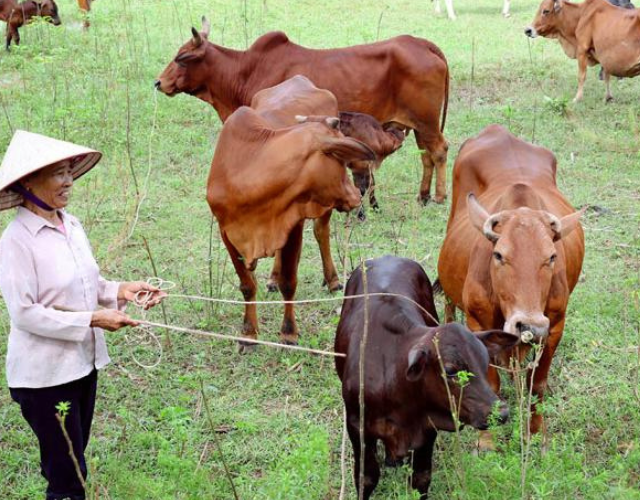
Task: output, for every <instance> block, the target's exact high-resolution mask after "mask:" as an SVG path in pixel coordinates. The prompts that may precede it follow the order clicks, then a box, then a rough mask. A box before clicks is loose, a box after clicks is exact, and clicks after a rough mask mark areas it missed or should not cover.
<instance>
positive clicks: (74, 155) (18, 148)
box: [0, 130, 102, 210]
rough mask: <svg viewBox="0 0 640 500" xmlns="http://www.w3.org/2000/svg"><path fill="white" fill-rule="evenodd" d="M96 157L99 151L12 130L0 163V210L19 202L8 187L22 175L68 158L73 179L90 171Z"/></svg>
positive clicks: (17, 196)
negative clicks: (9, 141) (11, 135)
mask: <svg viewBox="0 0 640 500" xmlns="http://www.w3.org/2000/svg"><path fill="white" fill-rule="evenodd" d="M100 158H102V153H100V152H98V151H95V150H93V149H89V148H85V147H84V146H78V145H77V144H73V143H71V142H65V141H59V140H57V139H52V138H51V137H47V136H44V135H40V134H34V133H32V132H25V131H24V130H16V133H15V134H13V137H12V138H11V143H10V144H9V148H8V149H7V152H6V153H5V155H4V158H3V159H2V165H0V210H6V209H8V208H12V207H15V206H18V205H20V204H21V203H22V196H20V195H19V194H17V193H14V192H13V191H11V190H9V189H8V188H9V186H11V185H12V184H13V183H14V182H16V181H19V180H20V179H22V178H23V177H26V176H27V175H29V174H32V173H34V172H36V171H38V170H40V169H41V168H44V167H48V166H50V165H53V164H55V163H58V162H61V161H64V160H71V162H72V172H71V173H72V175H73V178H74V179H77V178H78V177H80V176H81V175H82V174H84V173H86V172H88V171H89V170H91V169H92V168H93V167H94V166H95V164H96V163H98V162H99V161H100Z"/></svg>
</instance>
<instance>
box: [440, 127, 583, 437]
mask: <svg viewBox="0 0 640 500" xmlns="http://www.w3.org/2000/svg"><path fill="white" fill-rule="evenodd" d="M556 165H557V162H556V158H555V156H554V155H553V154H552V153H551V151H549V150H548V149H545V148H542V147H540V146H535V145H533V144H529V143H527V142H525V141H523V140H521V139H518V138H517V137H515V136H514V135H512V134H511V133H509V131H507V130H506V129H504V128H503V127H500V126H498V125H490V126H488V127H486V128H485V129H484V130H483V131H482V132H480V134H478V135H477V136H476V137H473V138H471V139H469V140H467V141H466V142H465V143H464V144H463V146H462V147H461V148H460V152H459V154H458V157H457V158H456V162H455V165H454V168H453V177H454V179H453V196H452V207H451V212H450V215H449V222H448V225H447V234H446V237H445V240H444V243H443V245H442V249H441V250H440V257H439V260H438V274H439V280H440V283H441V285H442V289H443V290H444V292H445V294H446V296H447V299H448V301H449V304H448V306H447V320H452V319H453V317H454V314H453V313H454V311H455V307H459V308H461V309H462V310H463V311H464V313H465V316H466V319H467V324H468V326H469V328H470V329H471V330H473V331H477V330H487V329H491V328H500V329H504V330H506V331H508V332H509V333H512V334H515V335H519V336H520V337H521V338H522V340H523V344H522V345H520V346H518V352H517V353H516V352H514V353H513V354H514V355H516V354H517V355H518V356H521V357H524V356H525V355H526V353H527V352H528V350H530V347H531V344H532V343H541V344H543V345H544V347H543V350H542V353H541V356H542V357H541V358H540V361H539V364H538V365H537V367H536V369H535V373H534V374H533V377H532V388H531V390H532V392H533V394H534V395H535V396H537V399H538V401H542V399H543V396H544V391H545V388H546V384H547V375H548V373H549V368H550V366H551V360H552V358H553V355H554V353H555V350H556V348H557V347H558V344H559V343H560V339H561V338H562V332H563V329H564V323H565V315H566V310H567V305H568V303H569V296H570V294H571V292H572V290H573V289H574V287H575V286H576V284H577V283H578V278H579V276H580V270H581V269H582V261H583V258H584V234H583V231H582V227H581V225H580V222H579V219H580V217H581V216H582V215H583V213H584V210H581V211H578V212H576V211H575V210H574V209H573V207H572V206H571V205H570V204H569V202H568V201H567V200H566V198H565V197H564V196H563V195H562V193H561V192H560V191H559V190H558V188H557V185H556ZM469 193H474V194H475V195H477V198H476V196H474V194H469ZM500 361H501V363H503V364H506V365H508V363H509V356H505V357H504V358H503V359H501V360H500ZM489 378H490V381H491V384H492V386H493V387H494V389H495V390H496V392H497V391H499V389H500V378H499V377H498V374H497V372H496V370H495V368H490V373H489ZM532 410H533V412H534V414H533V416H532V418H531V424H530V427H531V431H532V432H538V430H540V428H541V426H542V423H543V422H542V415H540V414H539V413H537V412H536V405H535V404H534V405H533V407H532ZM487 438H488V436H486V435H485V436H484V439H487ZM484 439H483V441H484ZM484 444H486V445H489V442H488V441H484Z"/></svg>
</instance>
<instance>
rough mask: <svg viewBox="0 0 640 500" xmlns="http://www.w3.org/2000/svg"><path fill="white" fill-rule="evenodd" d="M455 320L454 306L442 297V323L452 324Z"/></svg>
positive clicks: (445, 297)
mask: <svg viewBox="0 0 640 500" xmlns="http://www.w3.org/2000/svg"><path fill="white" fill-rule="evenodd" d="M455 320H456V304H455V302H453V300H451V299H450V298H449V297H448V296H446V295H445V296H444V322H445V323H453V322H454V321H455Z"/></svg>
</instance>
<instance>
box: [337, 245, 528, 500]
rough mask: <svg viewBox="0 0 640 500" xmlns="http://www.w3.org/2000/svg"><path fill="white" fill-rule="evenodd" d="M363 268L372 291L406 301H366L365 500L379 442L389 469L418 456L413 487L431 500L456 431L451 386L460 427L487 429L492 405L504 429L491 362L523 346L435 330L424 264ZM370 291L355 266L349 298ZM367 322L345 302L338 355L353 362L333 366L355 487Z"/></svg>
mask: <svg viewBox="0 0 640 500" xmlns="http://www.w3.org/2000/svg"><path fill="white" fill-rule="evenodd" d="M365 266H366V269H367V288H366V290H367V292H368V293H391V294H398V295H402V296H404V297H406V298H408V299H409V300H405V299H403V298H400V297H395V296H373V297H370V298H369V299H368V300H369V304H368V308H367V310H368V325H369V326H368V335H367V345H366V351H365V359H366V362H365V366H364V370H365V379H364V380H365V383H364V404H365V411H364V420H365V426H364V436H365V466H364V468H365V470H364V476H365V480H364V492H363V493H364V498H365V499H367V498H369V496H370V495H371V492H372V491H373V490H374V488H375V487H376V484H377V483H378V478H379V477H380V469H379V466H378V462H377V459H376V443H377V441H378V440H381V441H382V442H383V443H384V446H385V449H386V455H387V457H386V458H387V464H389V465H391V464H395V463H397V462H398V461H400V460H402V459H403V458H405V457H407V456H408V455H409V451H410V450H413V476H412V480H411V484H412V486H413V487H414V488H416V489H417V490H418V491H419V492H420V493H422V494H423V496H422V497H421V498H426V495H427V490H428V488H429V484H430V482H431V457H432V453H433V445H434V443H435V440H436V437H437V431H438V430H446V431H453V430H455V423H454V421H453V416H452V411H455V410H454V409H452V407H451V406H450V401H449V397H448V394H447V388H446V387H445V382H444V379H445V378H446V379H447V382H446V384H447V385H448V386H449V391H450V394H451V395H452V396H453V398H454V400H455V404H456V405H457V406H459V408H458V410H457V412H458V418H459V420H460V421H461V422H462V423H464V424H469V425H471V426H473V427H475V428H478V429H486V428H487V426H488V419H489V416H490V415H491V414H492V413H493V411H494V407H497V408H496V410H497V411H496V413H497V416H498V419H499V421H500V422H504V421H505V420H506V419H507V417H508V415H509V410H508V408H507V407H506V405H505V404H504V403H501V402H500V401H499V400H498V398H497V397H496V394H495V392H493V391H492V390H491V387H490V386H489V384H488V383H487V376H486V374H487V369H488V367H489V355H488V354H491V356H492V357H495V356H496V355H498V354H500V353H501V352H502V351H503V350H504V349H508V348H511V347H512V346H514V345H515V344H517V343H518V342H519V340H520V339H519V337H518V336H516V335H512V334H510V333H506V332H502V331H496V330H493V331H488V332H476V333H475V335H474V334H472V333H471V332H470V331H469V330H467V328H465V327H464V326H462V325H460V324H458V323H449V324H446V325H442V326H438V315H437V313H436V308H435V305H434V303H433V294H432V289H431V283H430V282H429V278H428V277H427V275H426V274H425V272H424V271H423V269H422V267H420V265H419V264H418V263H417V262H414V261H412V260H409V259H403V258H399V257H393V256H386V257H383V258H380V259H374V260H369V261H367V262H366V263H365ZM364 291H365V287H364V283H363V279H362V270H361V269H360V268H358V269H356V270H355V271H354V273H353V274H352V275H351V278H350V279H349V282H348V283H347V287H346V294H347V295H359V294H363V293H364ZM423 309H424V310H423ZM364 321H365V301H364V299H350V300H345V301H344V303H343V306H342V313H341V315H340V323H339V324H338V330H337V333H336V341H335V350H336V352H340V353H343V354H346V355H347V357H346V359H345V358H336V370H337V372H338V376H339V377H340V379H341V380H342V397H343V399H344V404H345V408H346V412H347V431H348V433H349V438H350V439H351V444H352V445H353V455H354V462H355V467H354V478H355V482H356V487H359V480H358V476H359V472H360V397H359V390H360V375H359V368H360V366H359V365H360V342H361V339H362V335H363V330H364ZM483 344H484V345H483ZM487 350H488V351H487ZM438 357H440V360H441V362H442V365H441V364H440V360H439V359H438ZM442 367H444V373H443V370H442ZM460 371H465V372H470V373H472V374H473V375H472V376H469V377H470V378H469V384H468V385H466V386H464V388H463V389H462V391H461V389H460V384H459V383H458V378H457V375H458V372H460ZM461 392H462V394H461Z"/></svg>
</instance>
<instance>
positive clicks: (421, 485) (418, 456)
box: [411, 430, 438, 500]
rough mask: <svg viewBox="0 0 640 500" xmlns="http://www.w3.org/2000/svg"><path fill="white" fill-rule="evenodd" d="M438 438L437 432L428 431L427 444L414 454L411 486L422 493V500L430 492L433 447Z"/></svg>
mask: <svg viewBox="0 0 640 500" xmlns="http://www.w3.org/2000/svg"><path fill="white" fill-rule="evenodd" d="M437 437H438V433H437V432H436V431H435V430H428V431H427V432H426V435H425V443H424V444H423V445H422V447H420V448H418V449H417V450H415V451H414V452H413V474H412V476H411V486H412V487H413V488H414V489H416V490H418V491H419V492H420V500H425V499H426V498H427V494H428V492H429V485H430V484H431V461H432V458H433V446H434V444H435V442H436V438H437Z"/></svg>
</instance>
